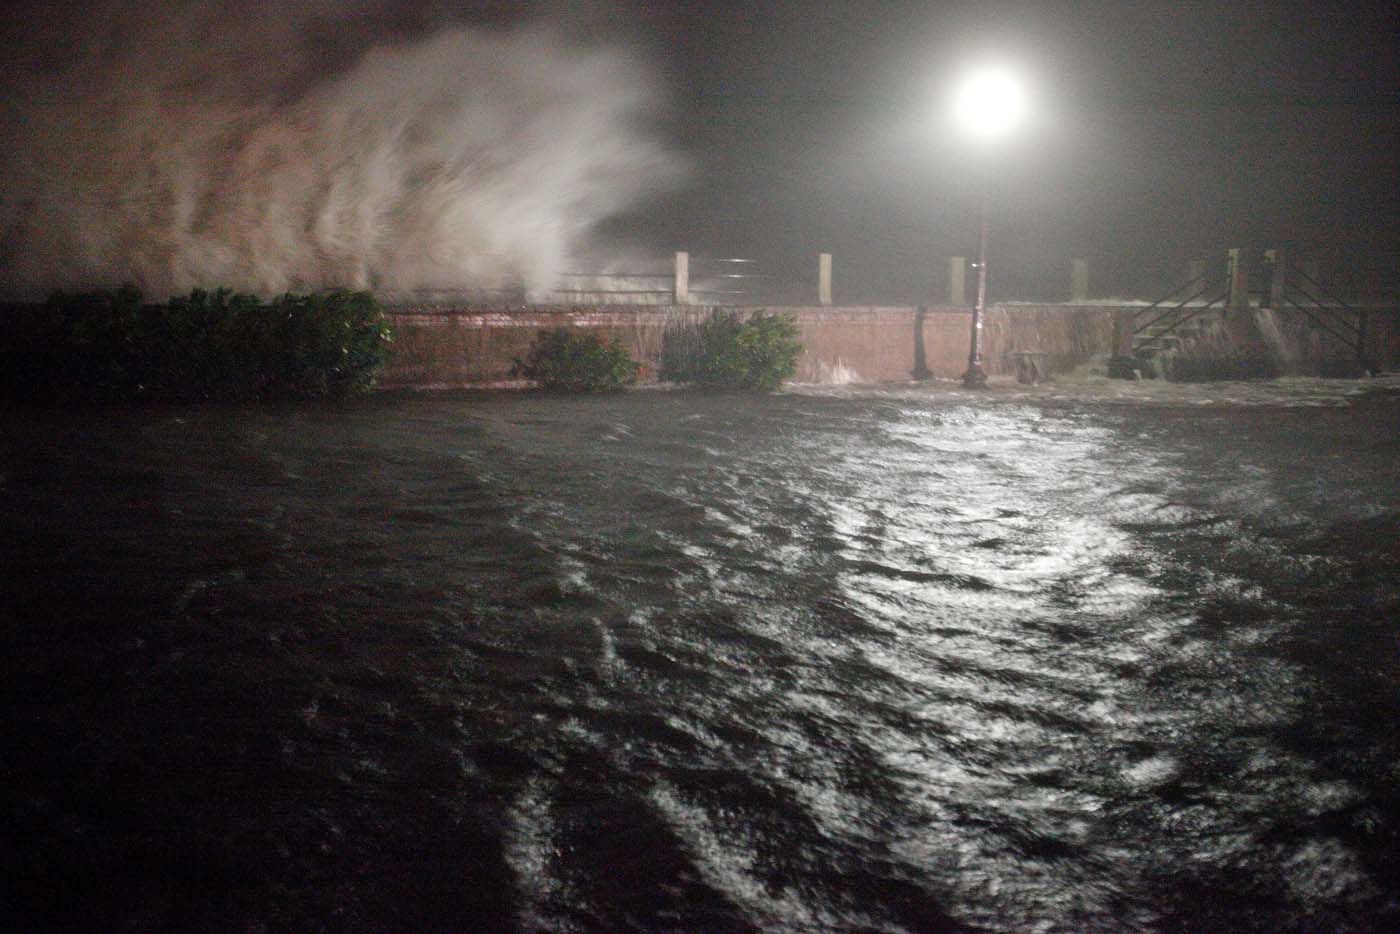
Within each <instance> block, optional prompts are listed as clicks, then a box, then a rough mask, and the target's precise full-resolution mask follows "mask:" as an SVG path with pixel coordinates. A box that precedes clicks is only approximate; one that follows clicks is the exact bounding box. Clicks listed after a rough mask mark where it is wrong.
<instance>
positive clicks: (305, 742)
mask: <svg viewBox="0 0 1400 934" xmlns="http://www.w3.org/2000/svg"><path fill="white" fill-rule="evenodd" d="M1378 385H1379V386H1381V388H1383V389H1384V388H1386V387H1387V386H1388V388H1389V389H1390V391H1389V392H1382V393H1380V394H1373V395H1368V396H1363V395H1358V394H1357V390H1358V384H1349V383H1328V382H1322V381H1292V382H1283V383H1270V384H1250V385H1228V384H1216V385H1204V386H1162V385H1138V384H1112V385H1109V384H1097V385H1086V386H1079V387H1076V386H1065V385H1051V386H1048V387H1039V388H1036V389H1031V390H1022V389H1012V388H1010V387H1000V388H993V389H992V390H991V391H990V392H988V393H985V394H970V393H964V392H962V391H960V390H957V389H952V388H946V387H908V388H895V389H853V388H846V389H841V390H832V391H818V390H804V391H796V392H791V393H788V394H784V395H780V396H776V397H773V398H767V399H759V400H751V399H744V398H738V397H732V396H722V395H719V396H715V395H699V394H692V393H688V392H666V391H648V392H635V393H629V394H625V395H620V396H614V397H608V398H583V399H578V398H548V397H538V396H530V395H507V394H499V395H488V394H478V395H450V396H432V397H397V398H393V397H390V398H376V399H373V400H370V401H367V402H364V403H360V404H357V405H354V406H351V407H346V408H339V409H337V408H312V407H306V408H272V409H266V408H264V409H248V408H220V407H193V408H147V409H106V410H91V411H85V412H78V413H73V412H68V413H44V412H21V411H11V412H6V413H0V429H2V430H0V452H2V453H0V457H2V458H3V460H0V523H3V528H4V530H5V531H4V537H3V543H0V567H3V587H4V590H3V602H0V610H3V615H4V620H3V628H2V629H0V632H2V633H3V636H2V637H0V638H3V643H0V657H2V658H3V662H0V665H3V672H0V674H3V680H0V692H2V693H3V697H4V705H5V707H4V710H5V716H4V720H3V727H0V729H2V730H3V738H2V741H0V750H3V752H0V755H3V769H4V782H3V785H0V826H3V827H4V830H3V831H0V854H3V864H2V865H0V868H3V871H4V874H5V876H6V877H7V879H8V880H9V881H10V883H11V885H12V886H15V884H16V883H17V886H16V888H17V890H18V891H19V892H20V893H21V898H20V901H19V902H18V903H16V904H15V905H14V906H13V907H12V908H11V909H10V910H8V911H7V914H9V915H10V916H11V917H19V918H22V919H25V921H26V922H27V923H26V924H25V926H26V927H37V928H54V927H67V928H72V929H107V930H110V929H117V928H135V929H203V930H232V929H237V930H240V931H246V930H298V931H300V930H316V929H334V930H340V929H353V930H380V929H392V930H431V929H448V930H470V929H479V930H499V929H512V928H513V929H523V930H592V929H613V930H618V929H633V930H653V929H703V930H712V931H724V930H749V929H780V930H787V929H797V930H815V929H846V930H850V929H859V930H886V931H900V930H947V929H953V930H956V929H974V930H976V929H989V930H1048V929H1054V930H1161V929H1183V930H1219V929H1236V930H1241V929H1242V930H1270V931H1275V930H1296V929H1302V930H1329V931H1330V930H1370V929H1382V928H1389V929H1395V928H1396V927H1397V926H1400V696H1398V695H1397V691H1400V688H1398V687H1397V685H1400V641H1398V638H1400V637H1398V636H1397V620H1400V394H1397V393H1395V392H1394V390H1395V388H1396V387H1395V384H1394V383H1393V382H1392V383H1389V384H1384V383H1372V384H1370V386H1371V387H1372V388H1375V387H1376V386H1378Z"/></svg>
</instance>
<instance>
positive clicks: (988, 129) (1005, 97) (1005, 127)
mask: <svg viewBox="0 0 1400 934" xmlns="http://www.w3.org/2000/svg"><path fill="white" fill-rule="evenodd" d="M1025 112H1026V93H1025V90H1024V89H1023V87H1022V85H1021V82H1020V81H1019V80H1018V79H1017V77H1016V75H1015V74H1014V73H1012V72H1010V71H1008V70H1006V69H1004V68H1001V67H996V66H991V67H984V68H981V69H979V70H977V71H973V72H971V73H969V74H968V75H967V76H966V77H964V78H963V80H962V82H961V83H960V84H959V85H958V86H957V88H956V90H955V93H954V95H953V118H954V120H956V122H957V124H958V126H959V127H960V128H961V129H962V131H963V133H964V134H966V135H967V136H968V137H969V138H970V139H971V140H973V141H974V142H976V143H992V142H996V141H998V140H1000V139H1002V138H1004V137H1006V136H1008V135H1009V134H1010V133H1011V132H1012V131H1013V130H1015V129H1016V127H1017V126H1018V125H1019V124H1020V123H1021V121H1022V118H1023V117H1024V116H1025ZM981 220H982V237H981V243H980V246H979V250H978V254H977V304H976V305H975V306H974V307H973V309H972V339H971V346H970V348H969V350H968V354H967V372H966V373H964V374H963V385H964V386H967V387H969V388H975V387H980V386H985V385H987V374H986V371H984V370H983V369H982V319H983V318H984V317H985V316H986V314H987V186H986V185H985V184H984V185H983V186H982V204H981Z"/></svg>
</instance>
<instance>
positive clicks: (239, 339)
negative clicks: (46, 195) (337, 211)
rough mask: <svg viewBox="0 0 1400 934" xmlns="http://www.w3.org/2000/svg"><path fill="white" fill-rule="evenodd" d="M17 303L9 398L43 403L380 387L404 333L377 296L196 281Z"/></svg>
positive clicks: (321, 394) (1, 367) (8, 357)
mask: <svg viewBox="0 0 1400 934" xmlns="http://www.w3.org/2000/svg"><path fill="white" fill-rule="evenodd" d="M10 311H11V319H12V321H14V322H15V324H16V327H15V332H14V333H15V337H16V340H15V342H14V343H13V344H12V345H11V346H10V347H8V348H6V349H5V351H4V352H3V353H0V394H3V395H5V396H7V397H10V398H15V399H20V400H24V401H30V402H40V403H54V402H77V401H116V400H133V399H160V400H180V401H195V400H239V399H271V398H278V399H297V398H317V399H319V398H341V397H345V396H350V395H354V394H357V393H361V392H364V391H366V390H367V389H369V387H370V386H371V385H372V384H373V381H374V374H375V372H376V371H377V370H378V368H379V367H380V366H382V365H383V364H384V362H385V361H386V360H387V358H388V353H389V344H390V341H391V339H392V336H391V334H390V331H389V325H388V322H387V320H386V319H385V317H384V315H383V313H382V312H381V311H380V309H379V306H378V305H377V304H376V303H375V301H374V298H373V297H372V296H371V295H369V294H368V293H365V292H331V293H324V294H317V295H305V296H299V295H291V294H287V295H283V296H282V297H280V298H278V299H276V300H275V301H273V302H272V303H271V304H270V305H264V304H262V303H260V302H259V301H258V300H257V299H256V298H255V297H253V296H251V295H239V294H235V293H233V292H232V291H231V290H229V289H219V290H217V291H215V292H212V293H211V292H206V291H204V290H202V289H196V290H194V291H193V292H191V293H190V294H189V296H188V297H181V298H176V299H172V300H171V301H170V303H169V304H167V305H156V304H142V302H141V293H140V292H139V291H138V290H137V289H135V288H133V287H131V286H123V287H122V288H121V289H119V290H117V291H116V292H91V293H86V294H82V295H64V294H62V293H55V294H54V295H53V296H52V297H51V298H50V299H49V302H48V304H47V305H46V306H44V307H43V308H42V309H34V308H28V309H14V308H12V309H11V310H10Z"/></svg>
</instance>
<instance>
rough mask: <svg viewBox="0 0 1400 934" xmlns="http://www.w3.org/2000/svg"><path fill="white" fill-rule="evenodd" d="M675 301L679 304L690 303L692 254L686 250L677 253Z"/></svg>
mask: <svg viewBox="0 0 1400 934" xmlns="http://www.w3.org/2000/svg"><path fill="white" fill-rule="evenodd" d="M674 297H675V302H676V304H677V305H689V304H690V254H689V253H686V252H684V251H678V252H677V253H676V288H675V296H674Z"/></svg>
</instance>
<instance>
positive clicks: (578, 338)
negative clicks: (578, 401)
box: [511, 328, 641, 392]
mask: <svg viewBox="0 0 1400 934" xmlns="http://www.w3.org/2000/svg"><path fill="white" fill-rule="evenodd" d="M640 368H641V366H640V364H638V363H637V361H635V360H633V359H632V357H631V356H630V355H629V354H628V353H627V348H626V347H623V346H622V344H620V343H618V342H616V341H609V342H605V341H603V339H602V338H600V337H599V336H598V335H597V334H593V333H590V332H587V331H575V330H571V329H570V328H555V329H553V330H549V331H540V332H539V334H537V335H536V337H535V342H534V344H532V345H531V346H530V353H529V354H528V355H527V356H526V358H525V359H524V360H520V359H518V358H517V359H516V361H515V366H514V367H513V368H512V370H511V373H512V375H513V376H516V377H522V376H523V377H524V378H525V379H532V380H534V381H535V382H537V383H539V384H540V386H541V387H542V388H544V389H548V390H550V391H551V392H608V391H612V390H617V389H621V388H622V387H623V386H627V385H630V384H632V383H635V382H636V381H637V371H638V370H639V369H640Z"/></svg>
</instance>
